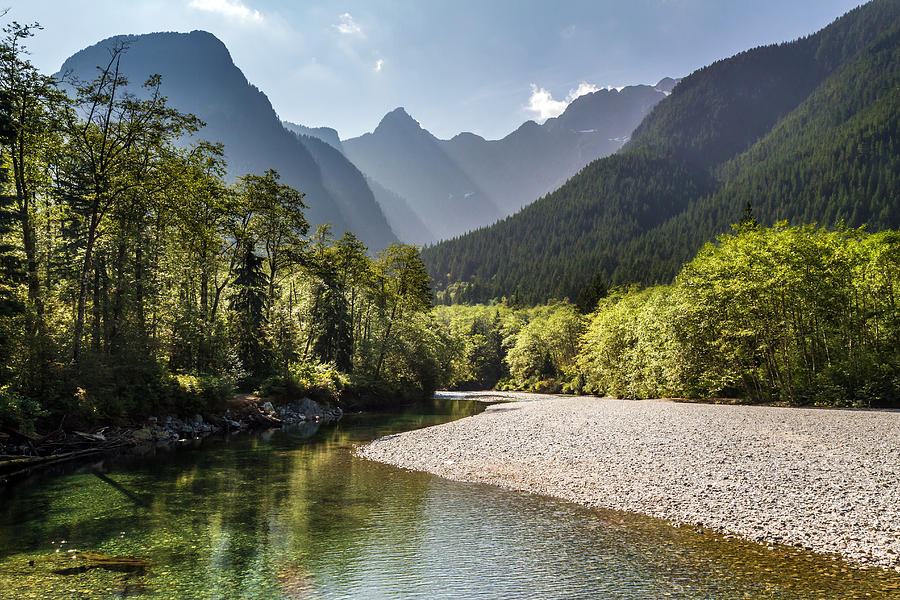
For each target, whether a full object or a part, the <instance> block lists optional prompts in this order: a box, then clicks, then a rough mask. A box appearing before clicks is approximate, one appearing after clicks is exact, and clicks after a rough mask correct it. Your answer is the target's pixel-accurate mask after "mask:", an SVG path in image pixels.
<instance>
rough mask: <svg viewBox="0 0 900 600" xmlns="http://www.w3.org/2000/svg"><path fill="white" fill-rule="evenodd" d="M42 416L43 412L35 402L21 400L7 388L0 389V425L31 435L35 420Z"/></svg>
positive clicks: (28, 399) (25, 399)
mask: <svg viewBox="0 0 900 600" xmlns="http://www.w3.org/2000/svg"><path fill="white" fill-rule="evenodd" d="M43 415H44V411H43V410H42V409H41V405H40V404H39V403H38V402H37V401H35V400H32V399H30V398H22V397H21V396H19V395H18V394H15V393H13V392H12V391H10V390H9V388H8V387H3V388H0V425H4V426H6V427H12V428H14V429H17V430H19V431H22V432H25V433H31V432H33V431H34V422H35V420H36V419H37V418H38V417H41V416H43Z"/></svg>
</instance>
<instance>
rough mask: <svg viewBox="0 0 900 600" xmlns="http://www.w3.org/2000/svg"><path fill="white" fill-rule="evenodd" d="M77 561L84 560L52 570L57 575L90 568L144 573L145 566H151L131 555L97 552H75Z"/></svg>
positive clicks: (84, 570) (72, 573)
mask: <svg viewBox="0 0 900 600" xmlns="http://www.w3.org/2000/svg"><path fill="white" fill-rule="evenodd" d="M74 558H76V559H77V560H78V561H79V562H81V561H84V562H83V563H82V564H78V565H76V566H74V567H68V568H65V569H57V570H56V571H53V572H54V573H55V574H57V575H79V574H81V573H84V572H86V571H90V570H91V569H105V570H107V571H116V572H119V573H139V574H140V573H144V572H145V571H146V570H147V567H151V566H153V563H152V562H150V561H149V560H145V559H143V558H135V557H132V556H107V555H106V554H99V553H97V552H76V553H75V555H74Z"/></svg>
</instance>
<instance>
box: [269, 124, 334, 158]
mask: <svg viewBox="0 0 900 600" xmlns="http://www.w3.org/2000/svg"><path fill="white" fill-rule="evenodd" d="M281 124H282V126H284V128H285V129H287V130H288V131H290V132H293V133H296V134H297V135H308V136H309V137H314V138H316V139H320V140H322V141H323V142H325V143H326V144H328V145H329V146H331V147H332V148H334V149H335V150H339V151H340V152H342V153H343V152H344V146H343V144H341V138H340V137H339V136H338V132H337V130H335V129H332V128H331V127H307V126H306V125H298V124H297V123H291V122H290V121H282V122H281Z"/></svg>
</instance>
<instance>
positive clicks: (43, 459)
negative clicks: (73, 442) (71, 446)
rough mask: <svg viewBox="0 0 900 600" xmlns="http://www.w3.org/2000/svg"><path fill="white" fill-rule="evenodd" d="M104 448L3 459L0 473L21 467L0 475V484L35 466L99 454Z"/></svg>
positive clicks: (30, 470)
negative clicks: (9, 459)
mask: <svg viewBox="0 0 900 600" xmlns="http://www.w3.org/2000/svg"><path fill="white" fill-rule="evenodd" d="M105 450H106V449H105V448H89V449H87V450H76V451H74V452H66V453H64V454H53V455H50V456H32V457H29V458H25V459H17V460H16V459H14V460H11V461H3V462H0V473H3V472H4V471H6V470H7V469H10V468H18V467H22V468H19V469H18V470H17V471H12V472H9V473H6V474H4V475H0V484H3V483H7V482H9V481H12V480H13V479H18V478H21V477H25V476H27V475H29V474H31V472H32V471H33V470H34V469H35V468H37V467H47V466H50V465H55V464H58V463H63V462H67V461H70V460H74V459H76V458H81V457H82V456H90V455H92V454H100V453H102V452H104V451H105Z"/></svg>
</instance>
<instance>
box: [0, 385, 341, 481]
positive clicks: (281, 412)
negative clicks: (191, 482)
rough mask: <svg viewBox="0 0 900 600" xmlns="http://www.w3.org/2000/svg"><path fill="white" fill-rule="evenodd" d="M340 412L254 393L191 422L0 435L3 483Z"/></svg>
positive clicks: (308, 401)
mask: <svg viewBox="0 0 900 600" xmlns="http://www.w3.org/2000/svg"><path fill="white" fill-rule="evenodd" d="M342 415H343V412H342V411H341V409H340V408H328V407H325V406H322V405H320V404H318V403H317V402H315V401H314V400H311V399H309V398H302V399H300V400H297V401H294V402H289V403H285V404H281V405H279V406H278V407H276V406H274V405H273V404H272V402H270V401H268V400H265V399H262V398H257V397H255V396H252V395H247V394H245V395H241V396H237V397H236V398H235V399H234V401H233V402H231V404H230V406H229V408H228V409H227V410H226V411H225V412H224V413H223V414H211V413H210V414H206V415H200V414H195V415H194V416H193V417H190V418H179V417H176V416H172V415H168V416H165V417H162V418H159V417H150V418H148V419H147V420H146V422H144V423H143V424H141V425H137V426H132V427H98V428H94V429H91V430H89V431H76V430H63V429H59V430H57V431H53V432H50V433H48V434H45V435H41V436H34V435H28V434H24V433H22V432H18V431H14V430H6V431H0V485H2V484H4V483H7V482H9V481H13V480H15V479H20V478H23V477H26V476H27V475H29V474H30V473H32V472H34V471H35V470H37V469H40V468H43V467H46V466H50V465H55V464H59V463H61V462H66V461H71V460H77V459H81V458H84V457H88V456H91V455H95V454H100V453H104V452H121V451H125V450H127V449H129V448H134V447H137V446H142V445H147V444H164V445H165V444H175V443H179V442H186V441H188V440H194V439H199V438H203V437H207V436H210V435H215V434H233V433H238V432H241V431H248V430H251V429H270V428H278V427H284V426H288V425H296V424H299V423H327V422H331V421H336V420H338V419H340V418H341V416H342Z"/></svg>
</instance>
